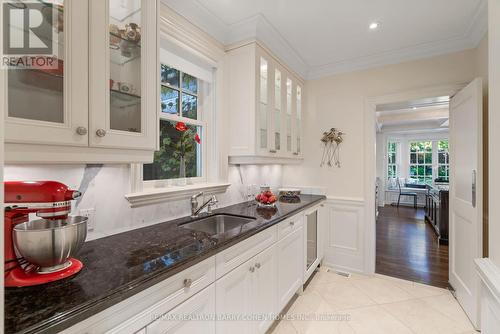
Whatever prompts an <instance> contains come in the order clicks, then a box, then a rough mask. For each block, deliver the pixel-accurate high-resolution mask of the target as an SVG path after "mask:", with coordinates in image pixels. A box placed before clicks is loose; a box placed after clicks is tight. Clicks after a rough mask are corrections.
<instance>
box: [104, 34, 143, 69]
mask: <svg viewBox="0 0 500 334" xmlns="http://www.w3.org/2000/svg"><path fill="white" fill-rule="evenodd" d="M109 38H110V43H109V49H110V52H109V57H110V58H111V62H112V63H113V64H117V65H124V64H126V63H129V62H131V61H133V60H135V59H137V58H140V57H141V44H140V42H134V41H130V40H128V39H125V38H123V37H122V36H119V35H116V34H114V33H112V32H110V33H109Z"/></svg>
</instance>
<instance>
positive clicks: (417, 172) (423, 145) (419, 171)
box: [409, 141, 433, 184]
mask: <svg viewBox="0 0 500 334" xmlns="http://www.w3.org/2000/svg"><path fill="white" fill-rule="evenodd" d="M409 146H410V178H412V179H416V180H418V181H419V183H425V184H432V181H433V178H432V141H418V142H410V145H409Z"/></svg>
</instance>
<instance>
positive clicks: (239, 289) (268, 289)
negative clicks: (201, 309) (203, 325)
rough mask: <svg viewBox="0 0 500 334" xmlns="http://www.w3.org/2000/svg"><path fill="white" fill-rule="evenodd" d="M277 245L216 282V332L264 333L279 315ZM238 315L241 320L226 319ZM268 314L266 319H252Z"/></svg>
mask: <svg viewBox="0 0 500 334" xmlns="http://www.w3.org/2000/svg"><path fill="white" fill-rule="evenodd" d="M276 265H277V258H276V245H273V246H271V247H269V248H267V249H266V250H265V251H263V252H262V253H260V254H258V255H256V256H255V257H253V258H251V259H250V260H248V261H247V262H245V263H243V264H242V265H240V266H239V267H238V268H236V269H234V270H233V271H231V272H230V273H228V274H227V275H225V276H223V277H222V278H220V279H219V280H217V281H216V283H215V285H216V310H217V315H218V317H222V319H218V320H219V321H217V326H216V328H217V333H218V334H221V333H239V334H243V333H250V334H254V333H265V332H266V331H267V329H269V327H270V326H271V324H272V323H273V321H274V319H273V318H272V317H270V316H269V315H271V314H276V311H277V309H276V283H277V282H276V276H277V275H276V271H277V266H276ZM232 315H234V316H238V317H240V318H239V319H236V320H235V319H224V317H230V316H232ZM258 315H268V317H267V318H266V317H264V318H263V319H258V318H256V319H253V318H252V316H258Z"/></svg>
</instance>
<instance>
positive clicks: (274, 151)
mask: <svg viewBox="0 0 500 334" xmlns="http://www.w3.org/2000/svg"><path fill="white" fill-rule="evenodd" d="M277 152H278V151H276V150H269V153H277Z"/></svg>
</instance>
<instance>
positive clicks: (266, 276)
mask: <svg viewBox="0 0 500 334" xmlns="http://www.w3.org/2000/svg"><path fill="white" fill-rule="evenodd" d="M276 249H277V248H276V247H275V246H272V247H269V248H268V249H266V250H265V251H263V252H262V253H260V254H259V255H257V256H256V257H255V258H254V261H255V264H254V266H255V274H254V277H253V282H252V283H253V289H252V291H253V294H254V298H255V304H254V305H255V306H254V308H255V310H254V313H256V314H263V315H268V316H267V317H264V318H263V319H259V320H257V321H256V323H255V326H256V329H255V331H254V333H265V332H266V331H267V330H268V329H269V327H270V326H271V325H272V323H273V322H274V319H273V318H272V317H270V316H269V315H271V314H276V313H278V312H277V311H278V308H277V306H278V304H277V294H276V288H277V277H278V275H277V273H278V266H277V265H278V261H277V260H278V259H277V255H276Z"/></svg>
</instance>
